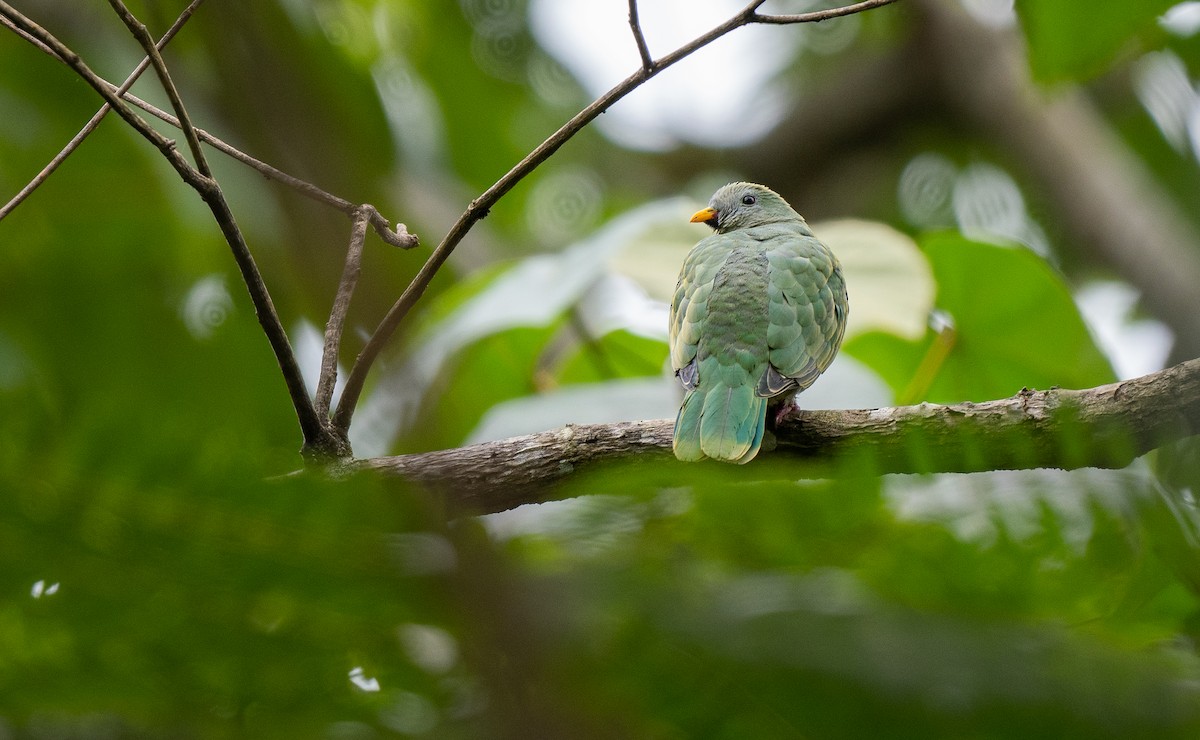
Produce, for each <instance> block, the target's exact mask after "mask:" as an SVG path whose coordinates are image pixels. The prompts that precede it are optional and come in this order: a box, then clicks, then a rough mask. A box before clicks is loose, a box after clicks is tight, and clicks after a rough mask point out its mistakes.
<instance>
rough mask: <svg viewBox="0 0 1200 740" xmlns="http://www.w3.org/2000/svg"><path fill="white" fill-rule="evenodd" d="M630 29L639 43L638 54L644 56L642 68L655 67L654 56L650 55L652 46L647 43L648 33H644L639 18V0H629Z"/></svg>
mask: <svg viewBox="0 0 1200 740" xmlns="http://www.w3.org/2000/svg"><path fill="white" fill-rule="evenodd" d="M629 30H631V31H633V40H634V43H636V44H637V48H638V55H639V56H641V57H642V69H644V70H651V69H654V57H652V56H650V47H649V46H647V45H646V35H645V34H644V33H642V22H641V21H639V20H638V6H637V0H629Z"/></svg>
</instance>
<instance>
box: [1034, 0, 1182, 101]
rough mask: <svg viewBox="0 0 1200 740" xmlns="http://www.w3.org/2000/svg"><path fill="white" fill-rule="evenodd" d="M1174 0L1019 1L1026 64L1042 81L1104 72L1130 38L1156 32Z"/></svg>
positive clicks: (1083, 78)
mask: <svg viewBox="0 0 1200 740" xmlns="http://www.w3.org/2000/svg"><path fill="white" fill-rule="evenodd" d="M1172 5H1175V1H1174V0H1106V2H1102V3H1080V2H1074V1H1073V0H1017V15H1018V17H1019V18H1020V19H1021V25H1022V27H1023V28H1024V29H1025V37H1026V39H1027V41H1028V44H1029V63H1030V67H1031V68H1032V69H1033V74H1034V76H1035V77H1036V78H1037V79H1039V80H1041V81H1043V82H1056V81H1062V80H1085V79H1088V78H1090V77H1094V76H1095V75H1097V74H1099V73H1101V72H1102V71H1104V70H1105V69H1106V68H1107V67H1108V65H1109V64H1110V63H1111V62H1112V61H1113V59H1114V58H1115V57H1116V56H1117V54H1118V53H1119V52H1120V51H1121V50H1122V49H1123V48H1124V47H1125V46H1126V45H1127V44H1128V43H1129V42H1130V41H1132V40H1133V39H1136V38H1146V37H1149V36H1150V35H1151V34H1153V33H1155V32H1156V31H1157V26H1156V25H1155V20H1156V19H1157V18H1158V16H1160V15H1162V14H1163V13H1164V12H1166V10H1167V8H1170V7H1171V6H1172Z"/></svg>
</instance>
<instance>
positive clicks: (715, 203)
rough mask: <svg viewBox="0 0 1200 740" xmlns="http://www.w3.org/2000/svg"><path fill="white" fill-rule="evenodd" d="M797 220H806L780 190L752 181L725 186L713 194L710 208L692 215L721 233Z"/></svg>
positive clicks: (699, 221)
mask: <svg viewBox="0 0 1200 740" xmlns="http://www.w3.org/2000/svg"><path fill="white" fill-rule="evenodd" d="M797 220H798V221H801V222H803V221H804V219H803V218H801V216H800V214H799V213H796V212H795V211H794V210H792V207H791V206H790V205H788V202H787V201H786V200H784V199H783V198H782V197H781V196H780V195H779V193H776V192H775V191H774V190H772V189H770V188H768V187H766V186H765V185H757V184H755V183H752V182H731V183H729V184H728V185H725V186H724V187H722V188H721V189H720V190H718V191H717V192H715V193H713V197H712V198H710V199H709V201H708V208H703V209H701V210H699V211H696V213H695V214H694V215H693V216H692V223H706V224H708V225H709V226H711V227H713V228H714V229H716V230H717V233H719V234H723V233H725V232H727V231H732V230H734V229H745V228H748V227H750V226H762V225H763V224H771V223H777V222H779V221H797Z"/></svg>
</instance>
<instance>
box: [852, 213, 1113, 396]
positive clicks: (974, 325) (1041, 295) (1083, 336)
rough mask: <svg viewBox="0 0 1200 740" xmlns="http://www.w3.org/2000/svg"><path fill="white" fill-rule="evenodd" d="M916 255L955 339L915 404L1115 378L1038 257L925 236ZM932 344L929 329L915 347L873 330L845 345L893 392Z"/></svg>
mask: <svg viewBox="0 0 1200 740" xmlns="http://www.w3.org/2000/svg"><path fill="white" fill-rule="evenodd" d="M922 248H923V249H924V250H925V254H926V256H928V258H929V261H930V263H931V264H932V266H933V273H934V277H935V279H936V281H937V286H938V294H937V307H938V308H939V309H940V310H941V311H944V312H945V313H946V314H948V315H949V317H950V319H951V321H952V322H953V325H954V330H955V340H954V345H953V347H952V348H951V350H950V353H949V356H948V357H947V358H946V360H945V362H944V364H943V365H942V366H941V368H940V371H939V372H938V374H937V377H936V378H935V379H934V380H933V384H932V386H931V387H930V389H929V392H928V394H927V396H926V397H925V398H924V399H921V400H927V401H933V402H937V403H953V402H957V401H986V400H990V399H994V398H1004V397H1006V396H1011V395H1012V394H1014V393H1016V392H1017V391H1019V390H1020V389H1021V388H1022V387H1029V388H1049V387H1050V386H1056V385H1057V386H1061V387H1066V388H1090V387H1093V386H1096V385H1102V384H1104V383H1108V382H1111V381H1113V380H1114V379H1115V377H1114V374H1113V371H1112V368H1111V367H1110V366H1109V364H1108V360H1107V359H1105V357H1104V355H1103V354H1102V353H1101V352H1100V350H1099V349H1097V347H1096V344H1095V341H1094V340H1093V339H1092V336H1091V334H1090V333H1089V332H1088V329H1087V326H1086V325H1085V324H1084V323H1083V318H1082V317H1081V316H1080V315H1079V310H1078V309H1077V308H1076V306H1075V303H1074V301H1073V300H1072V298H1071V293H1070V291H1068V289H1067V286H1066V285H1065V284H1064V283H1063V282H1062V279H1061V277H1060V276H1059V275H1058V274H1057V273H1056V272H1055V271H1054V270H1053V269H1052V268H1051V267H1050V266H1049V265H1048V264H1047V263H1046V262H1045V260H1043V259H1042V258H1041V257H1039V256H1037V255H1036V254H1034V253H1033V252H1031V251H1029V250H1027V249H1021V248H1011V247H1001V246H996V245H992V244H981V243H979V242H973V241H970V240H968V239H966V238H965V237H963V236H961V235H959V234H950V233H946V234H938V235H933V236H930V237H926V238H925V240H924V243H923V244H922ZM932 342H933V333H932V332H930V334H929V335H928V336H927V337H926V338H925V339H924V340H922V341H918V342H908V341H905V340H903V339H900V338H899V337H895V336H892V335H888V334H883V333H879V332H875V333H871V334H866V335H863V336H861V337H857V338H855V339H852V340H851V341H850V342H848V343H847V347H846V351H848V352H849V353H850V354H852V355H854V356H855V357H857V358H858V359H860V360H862V361H863V362H865V363H867V364H868V365H870V366H871V367H872V368H874V369H875V370H876V372H878V373H879V374H880V375H881V376H882V377H883V378H884V380H886V381H887V382H888V383H889V385H891V386H892V388H893V389H894V390H895V391H896V393H897V394H901V393H902V392H903V391H904V389H905V388H907V387H908V385H909V383H910V382H911V381H912V379H913V375H914V373H915V372H916V369H917V366H918V364H919V363H920V361H921V359H922V358H923V357H924V354H925V352H926V351H927V349H928V348H929V346H930V345H931V344H932Z"/></svg>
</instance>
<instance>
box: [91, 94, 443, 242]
mask: <svg viewBox="0 0 1200 740" xmlns="http://www.w3.org/2000/svg"><path fill="white" fill-rule="evenodd" d="M105 84H106V85H108V86H109V87H110V89H114V90H115V89H116V87H115V86H114V85H112V83H107V82H106V83H105ZM122 98H123V99H124V100H127V101H129V102H130V103H132V104H133V105H135V106H137V107H138V108H141V109H142V110H144V111H146V112H147V113H149V114H150V115H152V116H154V117H155V118H158V119H161V120H163V121H166V122H167V123H169V124H171V125H172V126H174V127H176V128H179V119H178V118H176V117H175V116H173V115H171V114H170V113H167V112H166V111H164V110H162V109H161V108H159V107H157V106H155V105H153V104H152V103H147V102H146V101H145V100H142V99H141V98H139V97H138V96H136V95H134V94H133V93H128V92H127V93H125V94H124V95H123V96H122ZM196 136H198V137H199V138H200V140H201V141H203V142H204V143H205V144H208V145H209V146H211V147H213V148H214V149H216V150H217V151H219V152H221V153H222V154H225V155H227V156H229V157H232V158H233V159H236V160H237V161H239V162H241V163H242V164H244V165H246V166H247V167H250V168H252V169H254V170H257V171H258V172H259V173H260V174H261V175H262V176H263V177H266V178H267V179H269V180H274V181H275V182H278V183H281V184H283V185H286V186H287V187H289V188H291V189H293V190H295V191H296V192H298V193H299V194H300V195H303V196H304V197H306V198H309V199H310V200H313V201H316V202H317V203H321V204H322V205H326V206H329V207H330V208H333V209H335V210H338V211H341V212H342V213H344V214H346V215H347V216H350V217H352V218H353V217H354V215H355V213H356V212H357V211H358V209H359V208H366V209H367V210H368V212H369V214H370V223H371V227H372V228H373V229H374V230H375V233H377V234H379V237H380V238H381V239H383V241H385V242H387V243H388V244H390V245H391V246H393V247H400V248H401V249H412V248H413V247H415V246H417V244H419V243H420V242H419V240H418V239H417V235H416V234H410V233H408V227H406V226H405V225H404V224H396V227H395V229H393V228H392V226H391V224H390V223H389V222H388V220H387V218H385V217H384V216H383V214H381V213H380V212H379V210H378V209H376V208H375V206H372V205H369V204H358V203H352V202H350V201H348V200H346V199H345V198H339V197H338V196H336V195H333V194H332V193H329V192H326V191H324V190H322V189H321V188H319V187H317V186H316V185H313V184H312V183H310V182H307V181H305V180H301V179H300V178H298V177H295V176H293V175H289V174H288V173H286V172H284V171H283V170H280V169H278V168H276V167H272V166H271V165H269V164H267V163H266V162H263V161H262V160H259V159H255V158H254V157H251V156H250V155H249V154H246V153H245V152H243V151H241V150H240V149H237V148H236V147H234V146H233V145H231V144H228V143H226V142H225V141H223V140H221V139H219V138H217V137H216V136H213V135H212V134H210V133H208V132H207V131H205V130H204V129H202V128H197V129H196Z"/></svg>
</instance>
